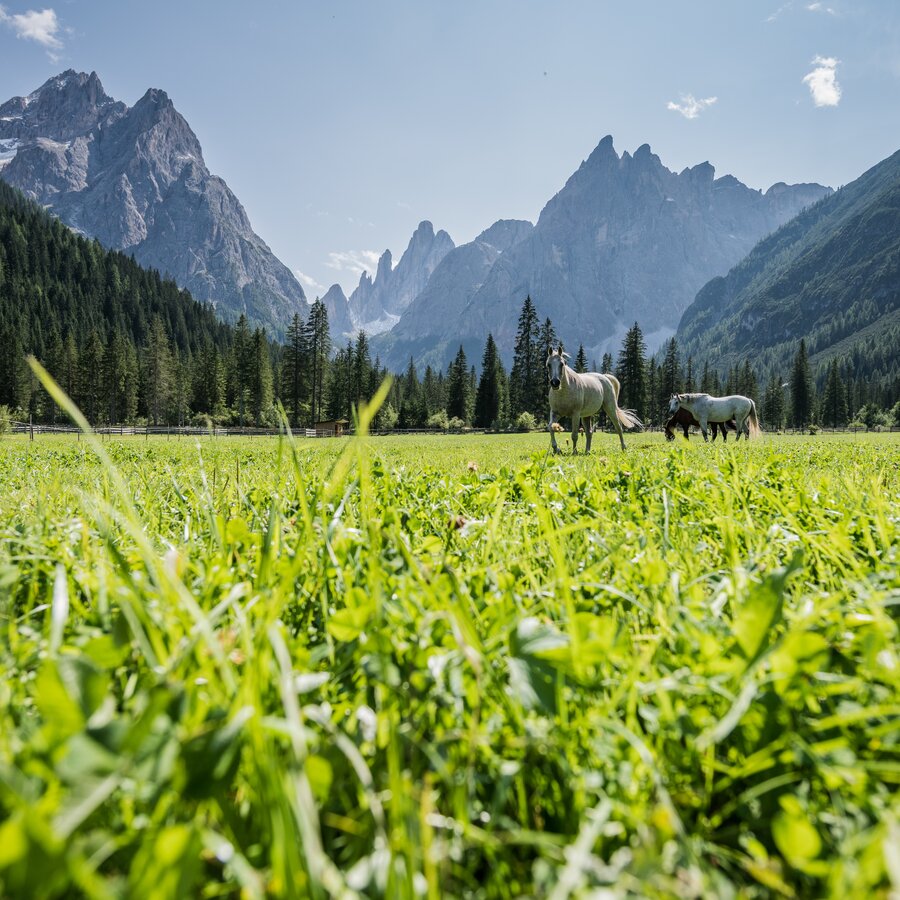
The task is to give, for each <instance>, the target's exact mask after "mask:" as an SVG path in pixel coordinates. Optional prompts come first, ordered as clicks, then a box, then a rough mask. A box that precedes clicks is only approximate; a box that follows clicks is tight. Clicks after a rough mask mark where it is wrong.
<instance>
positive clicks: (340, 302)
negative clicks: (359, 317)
mask: <svg viewBox="0 0 900 900" xmlns="http://www.w3.org/2000/svg"><path fill="white" fill-rule="evenodd" d="M322 302H323V303H324V304H325V310H326V311H327V313H328V328H329V331H330V332H331V339H332V341H334V343H335V344H336V345H339V344H341V343H342V342H343V339H344V338H347V337H351V336H352V335H353V333H354V331H356V329H355V328H354V327H353V319H352V317H351V315H350V301H349V300H347V297H346V295H345V294H344V291H343V290H342V288H341V286H340V285H339V284H333V285H332V286H331V287H330V288H328V290H327V291H326V292H325V295H324V296H323V297H322Z"/></svg>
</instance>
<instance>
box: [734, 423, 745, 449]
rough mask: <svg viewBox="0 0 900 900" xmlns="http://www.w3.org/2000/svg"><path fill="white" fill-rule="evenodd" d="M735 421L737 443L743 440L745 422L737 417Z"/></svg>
mask: <svg viewBox="0 0 900 900" xmlns="http://www.w3.org/2000/svg"><path fill="white" fill-rule="evenodd" d="M735 421H736V422H737V437H736V438H735V439H734V440H735V443H737V442H738V441H739V440H740V439H741V432H742V431H743V430H744V420H743V419H740V418H738V417H737V416H736V417H735Z"/></svg>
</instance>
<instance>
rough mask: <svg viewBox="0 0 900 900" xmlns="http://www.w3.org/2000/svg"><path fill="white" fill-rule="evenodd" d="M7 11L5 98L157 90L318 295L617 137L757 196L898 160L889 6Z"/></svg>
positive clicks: (459, 239)
mask: <svg viewBox="0 0 900 900" xmlns="http://www.w3.org/2000/svg"><path fill="white" fill-rule="evenodd" d="M0 2H2V6H0V101H2V100H5V99H7V98H9V97H12V96H15V95H18V94H27V93H29V92H30V91H32V90H33V89H34V88H36V87H38V86H39V85H40V84H41V83H42V82H43V81H45V80H46V79H47V78H48V77H50V76H51V75H53V74H55V73H57V72H59V71H61V70H63V69H66V68H74V69H77V70H84V71H91V70H96V71H97V73H98V74H99V76H100V78H101V80H102V82H103V84H104V87H105V88H106V90H107V92H108V93H109V94H111V95H112V96H114V97H116V98H117V99H120V100H124V101H125V102H126V103H128V104H129V105H131V104H133V103H134V102H135V101H136V100H137V99H138V98H139V97H140V96H141V95H142V94H143V93H144V91H145V90H146V89H147V88H148V87H159V88H163V89H164V90H165V91H167V92H168V94H169V95H170V96H171V97H172V99H173V101H174V102H175V105H176V107H177V108H178V109H179V110H180V111H181V113H182V114H183V115H184V116H185V117H186V118H187V120H188V122H189V123H190V124H191V126H192V127H193V129H194V131H195V132H196V133H197V136H198V137H199V139H200V142H201V144H202V146H203V151H204V156H205V158H206V162H207V164H208V166H209V168H210V169H211V171H213V172H214V173H216V174H218V175H221V176H222V177H223V178H225V180H226V181H227V182H228V184H229V185H230V186H231V188H232V189H233V190H234V192H235V193H236V194H237V196H238V198H239V199H240V200H241V201H242V203H243V204H244V206H245V207H246V209H247V212H248V214H249V216H250V219H251V222H252V223H253V226H254V228H255V229H256V231H257V232H258V233H259V234H260V235H261V236H262V237H263V238H264V239H265V240H266V241H267V242H268V243H269V245H270V246H271V247H272V249H273V250H274V251H275V253H276V254H277V255H278V256H279V257H280V258H281V259H282V260H283V261H284V262H285V263H286V264H287V265H288V266H290V268H291V269H292V270H294V271H295V272H297V273H300V274H299V276H298V277H300V278H301V281H302V282H303V283H304V287H305V289H306V291H307V294H308V295H309V296H310V297H312V296H314V295H316V294H318V293H323V292H324V289H325V288H327V286H328V285H330V284H332V283H334V282H336V281H337V282H339V283H340V284H341V285H342V286H343V287H344V289H345V291H346V292H347V293H348V294H349V292H350V290H352V288H353V287H354V286H355V284H356V282H357V281H358V278H359V271H360V265H361V264H363V263H365V264H367V265H370V266H371V267H372V268H373V270H374V263H375V260H376V259H377V256H378V255H380V253H381V252H382V251H383V250H384V249H386V248H390V249H391V251H392V252H393V254H394V258H395V261H396V260H397V259H399V256H400V254H401V253H402V251H403V250H404V249H405V247H406V244H407V242H408V241H409V237H410V235H411V234H412V232H413V230H414V229H415V227H416V225H417V224H418V222H419V221H421V220H422V219H429V220H431V221H432V222H433V223H434V226H435V228H436V229H437V228H444V229H445V230H447V231H448V232H449V233H450V235H451V237H452V238H453V239H454V241H456V243H457V244H459V243H463V242H464V241H468V240H471V239H472V238H473V237H475V235H476V234H478V232H480V231H481V230H482V229H484V228H487V227H488V226H489V225H490V224H491V223H492V222H494V221H496V220H497V219H499V218H527V219H530V220H532V221H536V219H537V216H538V214H539V213H540V210H541V208H542V207H543V205H544V204H545V203H546V202H547V200H548V199H550V197H551V196H552V195H553V194H554V193H556V191H558V190H559V189H560V188H561V187H562V185H563V184H564V183H565V181H566V179H567V178H568V177H569V175H570V174H571V173H572V172H573V171H574V170H575V169H576V168H577V167H578V165H579V164H580V162H581V161H582V160H583V159H584V158H586V157H587V156H588V155H589V153H590V152H591V150H592V149H593V148H594V147H595V146H596V144H597V143H598V142H599V140H600V139H601V138H602V137H603V136H604V135H606V134H612V135H613V137H614V139H615V146H616V149H617V151H618V152H619V153H621V152H622V151H623V150H628V151H629V152H633V151H634V150H635V149H636V148H637V147H638V146H640V145H641V144H643V143H645V142H646V143H649V144H650V145H651V147H652V148H653V150H654V152H655V153H657V154H658V155H659V156H660V158H661V159H662V161H663V163H664V164H665V165H667V166H668V167H669V168H670V169H674V170H680V169H682V168H684V167H685V166H690V165H695V164H696V163H698V162H703V161H704V160H709V161H710V162H711V163H712V164H713V165H714V166H715V167H716V171H717V174H718V175H724V174H726V173H731V174H733V175H735V176H736V177H738V178H739V179H741V180H742V181H744V182H745V183H747V184H749V185H751V186H752V187H756V188H767V187H768V186H769V185H771V184H772V183H774V182H776V181H788V182H798V181H818V182H820V183H823V184H829V185H832V186H838V185H840V184H845V183H847V182H849V181H852V180H853V179H854V178H856V177H857V176H858V175H860V174H861V173H862V172H863V171H865V170H866V169H867V168H869V167H870V166H872V165H874V164H875V163H876V162H878V161H879V160H881V159H883V158H884V157H886V156H888V155H890V154H891V153H893V152H894V151H895V150H897V149H900V102H898V99H900V2H897V0H821V2H817V0H793V2H792V0H740V2H735V0H657V2H650V0H632V2H630V3H622V2H618V0H617V2H606V0H556V2H552V3H551V2H550V0H544V2H537V0H481V2H475V0H463V2H458V3H451V2H446V0H406V2H377V0H330V2H326V0H317V2H296V0H295V2H287V0H285V2H266V0H257V2H256V3H254V4H248V3H244V2H241V3H238V2H234V0H215V2H214V0H181V2H177V3H176V2H171V0H156V2H154V3H153V4H149V3H146V4H145V3H135V2H123V0H91V2H86V0H42V4H39V5H35V4H33V3H28V2H20V0H0ZM44 2H49V3H51V4H52V5H51V6H49V7H45V6H44V5H43V3H44Z"/></svg>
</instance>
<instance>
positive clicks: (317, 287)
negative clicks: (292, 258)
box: [294, 269, 325, 291]
mask: <svg viewBox="0 0 900 900" xmlns="http://www.w3.org/2000/svg"><path fill="white" fill-rule="evenodd" d="M294 277H295V278H296V279H297V281H299V282H300V284H302V285H303V287H305V288H309V290H311V291H324V290H325V285H324V284H319V282H318V281H316V279H315V278H313V277H312V275H307V274H305V273H304V272H301V271H300V270H299V269H294Z"/></svg>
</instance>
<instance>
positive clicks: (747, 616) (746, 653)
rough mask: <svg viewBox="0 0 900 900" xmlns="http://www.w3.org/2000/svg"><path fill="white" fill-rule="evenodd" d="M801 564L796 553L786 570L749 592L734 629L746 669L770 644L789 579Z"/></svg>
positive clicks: (800, 557) (777, 571)
mask: <svg viewBox="0 0 900 900" xmlns="http://www.w3.org/2000/svg"><path fill="white" fill-rule="evenodd" d="M802 563H803V554H802V552H801V551H799V550H798V551H797V552H796V553H795V554H794V556H793V558H792V559H791V561H790V563H788V565H787V566H784V567H783V568H780V569H777V570H776V571H774V572H771V573H769V574H768V575H766V576H765V578H763V580H762V581H761V582H759V583H757V584H754V585H753V587H752V588H751V589H750V593H749V595H748V596H747V599H746V600H745V601H744V604H743V606H742V607H741V609H740V611H739V612H738V615H737V618H736V619H735V622H734V626H733V630H734V635H735V637H736V638H737V644H738V647H739V648H740V651H741V654H742V656H743V657H744V659H745V660H746V662H747V666H750V665H752V663H754V662H755V661H756V660H757V659H758V658H759V656H760V655H761V654H762V652H763V651H764V650H765V649H766V647H767V646H768V645H769V644H770V643H771V639H772V629H773V628H774V627H775V626H776V625H777V624H778V623H779V622H780V621H781V616H782V606H783V604H784V591H785V587H786V585H787V582H788V579H789V578H790V577H791V575H793V574H794V572H796V571H797V570H798V569H799V568H800V567H801V565H802Z"/></svg>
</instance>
